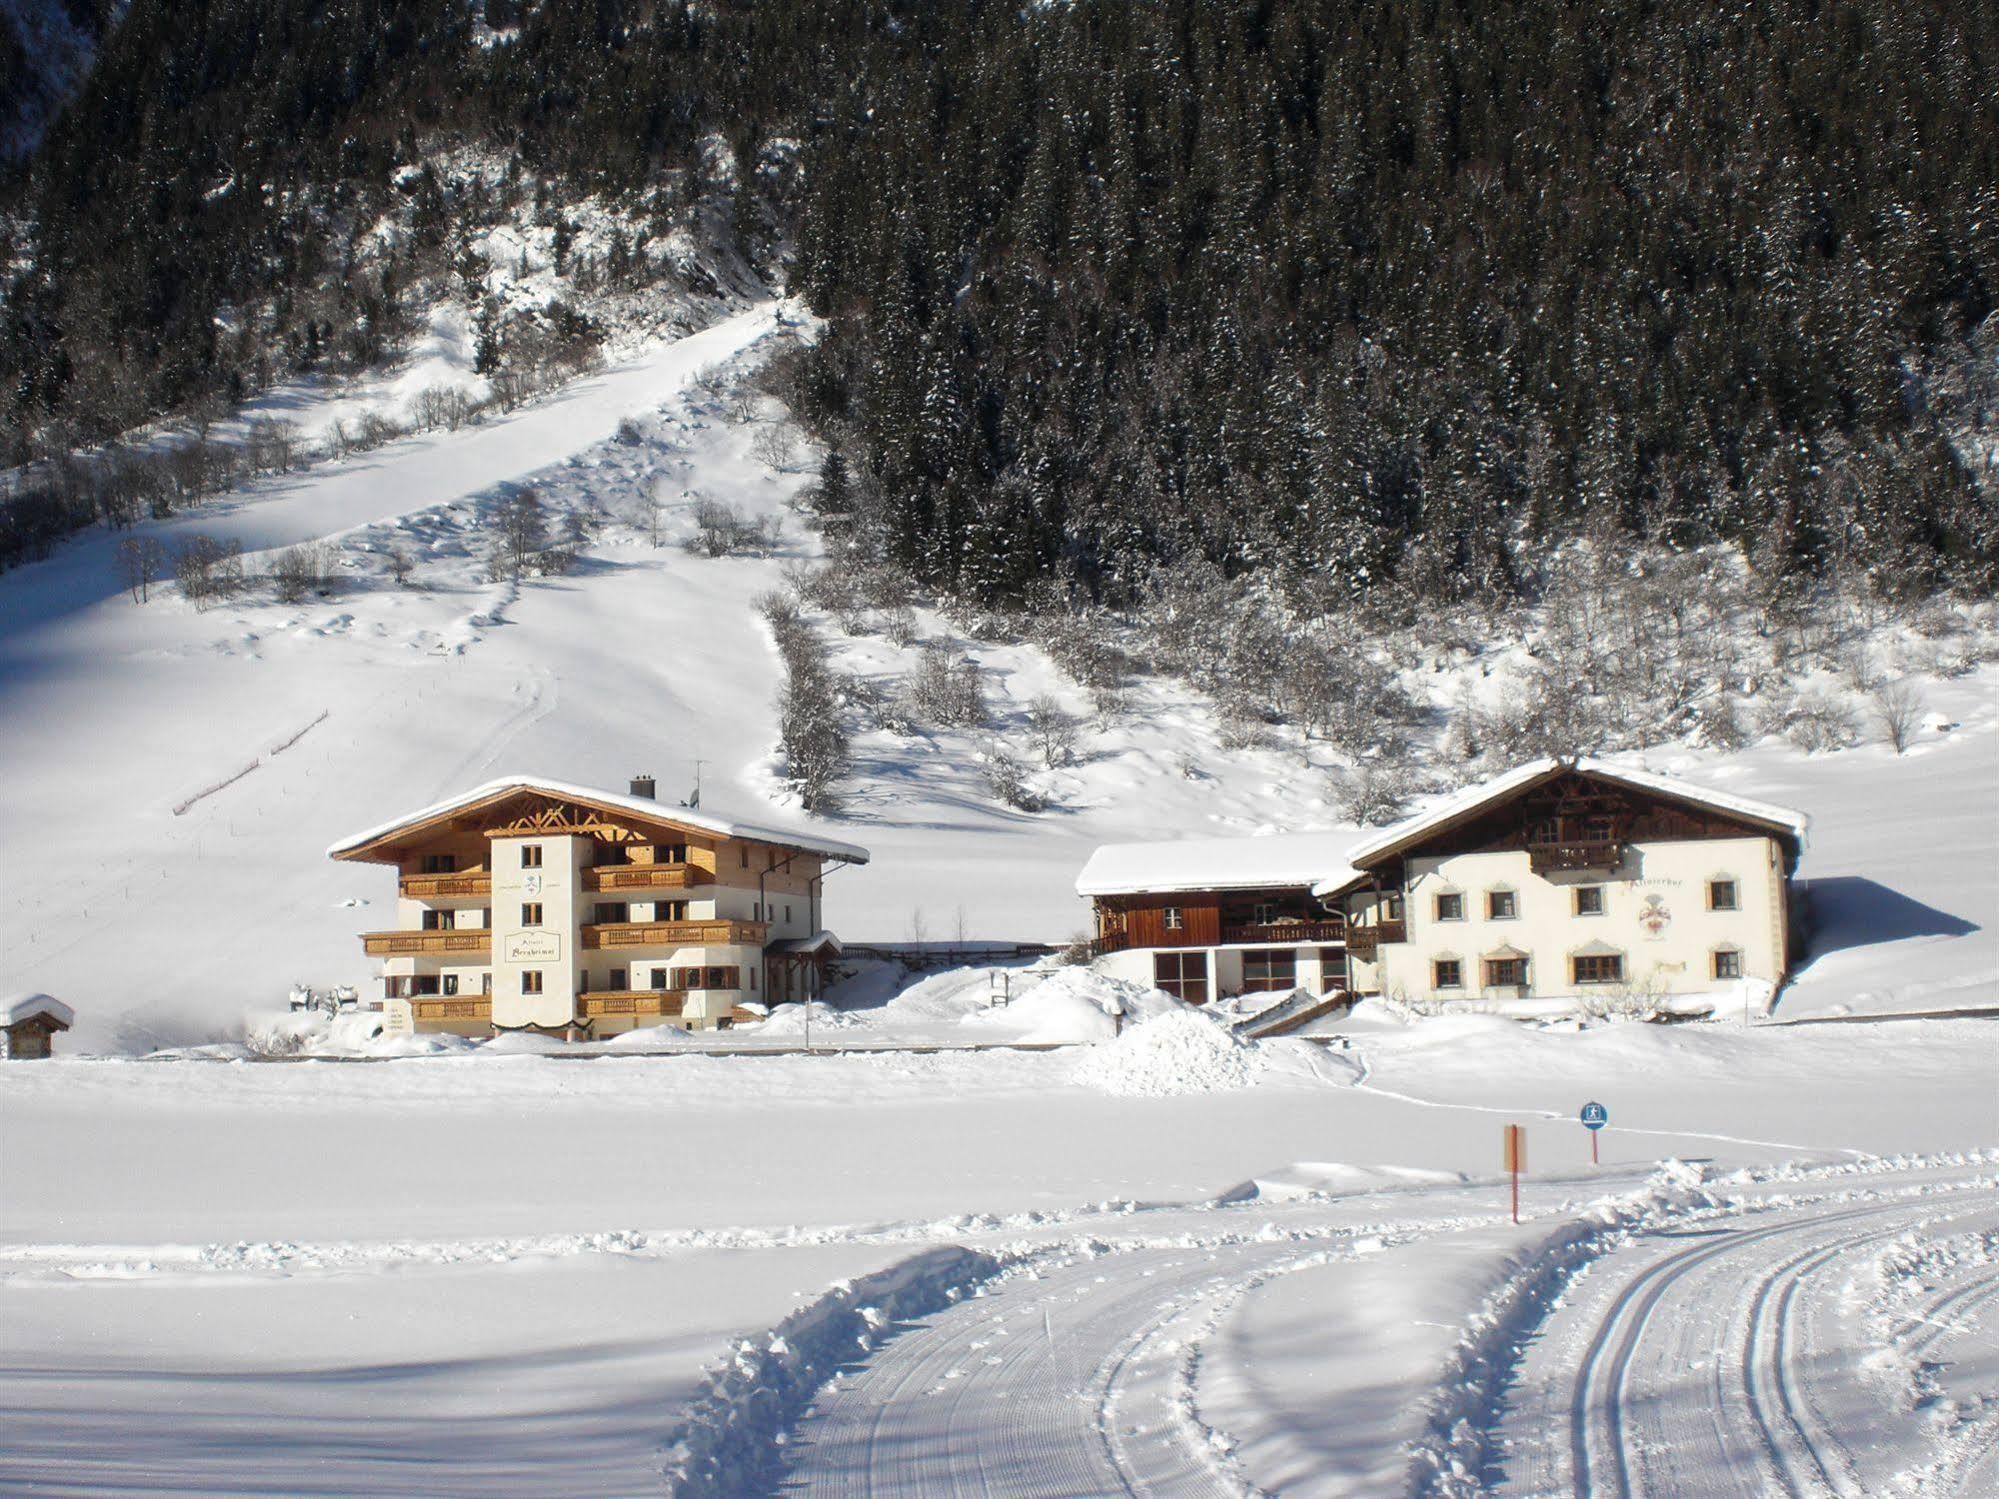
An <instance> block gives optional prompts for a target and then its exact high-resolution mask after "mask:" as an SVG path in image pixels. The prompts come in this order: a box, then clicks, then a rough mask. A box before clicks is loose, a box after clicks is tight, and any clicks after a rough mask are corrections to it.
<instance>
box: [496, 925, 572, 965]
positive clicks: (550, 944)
mask: <svg viewBox="0 0 1999 1499" xmlns="http://www.w3.org/2000/svg"><path fill="white" fill-rule="evenodd" d="M500 957H501V959H502V960H503V961H505V962H508V963H555V962H559V961H560V960H561V958H562V934H561V933H560V932H540V931H535V932H511V933H509V934H508V936H507V938H506V940H505V941H504V942H503V943H501V944H500Z"/></svg>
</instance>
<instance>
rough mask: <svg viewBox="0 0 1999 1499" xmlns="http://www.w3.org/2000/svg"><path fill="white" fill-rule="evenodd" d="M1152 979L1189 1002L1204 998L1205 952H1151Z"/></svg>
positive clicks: (1172, 993) (1178, 997) (1160, 986)
mask: <svg viewBox="0 0 1999 1499" xmlns="http://www.w3.org/2000/svg"><path fill="white" fill-rule="evenodd" d="M1152 982H1153V985H1154V986H1155V987H1156V988H1160V989H1163V990H1165V991H1166V992H1167V993H1168V994H1170V995H1172V996H1173V997H1174V998H1175V999H1178V1000H1182V1001H1184V1002H1185V1003H1187V1004H1190V1005H1204V1004H1206V1003H1207V1002H1208V955H1207V954H1206V953H1205V952H1161V953H1154V954H1153V955H1152Z"/></svg>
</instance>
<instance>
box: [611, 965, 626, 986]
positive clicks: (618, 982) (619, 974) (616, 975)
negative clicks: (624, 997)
mask: <svg viewBox="0 0 1999 1499" xmlns="http://www.w3.org/2000/svg"><path fill="white" fill-rule="evenodd" d="M611 987H612V988H613V989H623V988H627V987H629V986H628V985H627V984H626V982H625V970H624V969H622V968H613V969H612V970H611Z"/></svg>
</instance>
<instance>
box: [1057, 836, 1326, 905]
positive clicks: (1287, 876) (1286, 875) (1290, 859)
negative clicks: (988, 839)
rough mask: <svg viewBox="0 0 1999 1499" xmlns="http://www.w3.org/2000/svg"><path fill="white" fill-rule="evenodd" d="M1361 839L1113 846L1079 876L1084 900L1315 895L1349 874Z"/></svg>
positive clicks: (1213, 840)
mask: <svg viewBox="0 0 1999 1499" xmlns="http://www.w3.org/2000/svg"><path fill="white" fill-rule="evenodd" d="M1358 837H1360V833H1359V832H1358V831H1356V830H1355V829H1352V828H1344V829H1340V830H1338V831H1335V832H1329V833H1267V834H1264V835H1263V836H1261V837H1253V838H1182V839H1178V840H1176V841H1174V842H1170V843H1106V844H1104V845H1103V846H1102V847H1100V848H1098V849H1097V850H1096V852H1094V853H1093V854H1091V855H1090V860H1089V862H1088V863H1087V864H1085V865H1084V866H1083V872H1082V873H1081V874H1079V875H1078V876H1076V893H1077V894H1078V895H1172V894H1178V893H1181V892H1184V891H1190V890H1282V889H1296V890H1309V889H1310V888H1311V887H1312V886H1313V885H1314V884H1315V883H1316V882H1318V881H1320V880H1324V879H1326V878H1328V877H1329V876H1332V875H1335V874H1340V873H1349V874H1350V873H1351V871H1349V870H1348V869H1347V861H1348V853H1349V850H1350V849H1351V847H1352V844H1353V842H1354V840H1355V839H1356V838H1358Z"/></svg>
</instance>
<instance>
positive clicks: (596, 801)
mask: <svg viewBox="0 0 1999 1499" xmlns="http://www.w3.org/2000/svg"><path fill="white" fill-rule="evenodd" d="M522 792H532V793H539V794H540V795H543V796H551V797H559V798H561V799H563V800H565V801H576V802H582V803H584V804H585V805H586V806H591V807H595V808H597V809H598V810H600V811H605V812H623V813H626V814H629V815H631V816H635V817H642V818H645V819H646V820H647V821H650V822H661V823H666V824H668V825H669V826H672V827H686V828H693V829H695V830H696V831H699V832H704V833H714V834H716V835H718V836H719V837H723V838H741V839H744V840H746V841H748V842H751V843H768V844H773V845H775V846H776V847H778V848H794V849H797V850H799V851H800V852H801V853H808V854H818V855H820V856H821V857H823V858H828V859H839V860H841V861H843V862H844V863H848V864H865V863H867V862H868V851H867V850H866V849H864V848H862V847H860V845H858V844H854V843H841V842H838V841H836V840H834V839H831V838H819V837H815V836H814V835H812V834H810V833H802V832H798V831H795V830H793V829H790V828H775V827H767V826H764V825H763V824H760V823H754V822H740V821H738V820H736V819H735V818H732V817H717V816H715V815H714V814H713V813H710V812H703V811H696V810H694V809H692V808H688V807H676V806H672V805H669V804H668V803H666V802H659V801H654V800H653V799H652V798H651V797H646V796H627V795H626V794H625V793H623V792H620V791H600V790H598V789H597V788H596V787H594V786H575V785H571V784H570V783H569V782H567V781H553V780H549V779H547V778H546V777H544V776H503V777H501V778H500V779H499V780H497V781H488V782H486V784H485V785H483V786H475V787H473V788H472V789H471V790H470V791H466V792H462V793H461V794H459V795H457V796H454V797H449V798H447V799H446V800H444V801H441V802H435V803H433V804H432V805H430V806H428V807H425V808H423V809H421V810H420V811H416V812H410V813H407V814H406V815H404V816H402V817H398V818H396V819H395V820H394V821H393V822H385V823H383V824H382V825H381V826H380V827H374V828H369V829H368V830H367V831H366V832H362V833H356V834H354V835H353V836H352V837H348V838H343V839H341V840H340V841H339V842H338V843H336V844H334V845H333V846H332V847H330V848H328V849H327V851H326V853H327V857H329V858H333V859H355V858H365V857H366V854H365V853H364V852H363V851H364V850H366V849H368V848H370V847H372V846H373V845H375V844H378V843H381V842H383V841H384V840H386V839H389V838H392V837H394V836H395V835H396V834H399V833H407V832H410V831H412V830H413V829H416V828H418V827H421V826H422V825H423V824H425V823H429V822H437V821H440V820H442V819H444V818H447V817H450V816H453V815H455V814H457V813H460V812H466V811H470V810H473V809H475V808H478V807H481V806H487V805H491V804H494V803H497V802H502V801H505V800H507V798H509V797H512V796H517V795H519V794H520V793H522Z"/></svg>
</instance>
